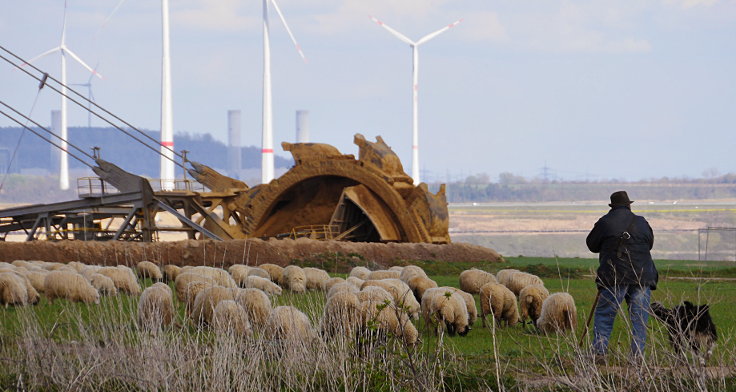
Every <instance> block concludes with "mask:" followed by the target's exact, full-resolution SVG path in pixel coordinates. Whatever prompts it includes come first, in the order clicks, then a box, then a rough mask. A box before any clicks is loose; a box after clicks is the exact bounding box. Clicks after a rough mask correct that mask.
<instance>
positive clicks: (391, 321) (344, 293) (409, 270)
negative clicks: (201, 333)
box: [0, 260, 577, 345]
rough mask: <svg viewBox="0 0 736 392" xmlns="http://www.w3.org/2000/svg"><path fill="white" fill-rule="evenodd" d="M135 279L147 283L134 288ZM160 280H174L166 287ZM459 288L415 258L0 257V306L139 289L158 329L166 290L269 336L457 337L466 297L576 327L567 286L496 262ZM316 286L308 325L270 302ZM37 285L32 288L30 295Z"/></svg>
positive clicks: (215, 319) (215, 325) (560, 328)
mask: <svg viewBox="0 0 736 392" xmlns="http://www.w3.org/2000/svg"><path fill="white" fill-rule="evenodd" d="M138 278H141V279H142V278H150V279H152V280H153V281H154V282H157V283H154V284H153V285H151V286H150V287H148V288H146V289H145V290H142V289H141V286H140V284H139V281H138ZM164 282H173V287H174V290H173V291H172V289H171V286H170V285H169V284H167V283H164ZM459 283H460V289H457V288H454V287H438V285H437V283H436V282H435V281H433V280H432V279H430V278H429V277H428V276H427V274H426V273H425V271H424V270H423V269H422V268H420V267H417V266H413V265H410V266H406V267H398V266H395V267H391V268H390V269H388V270H378V271H370V270H369V269H367V268H365V267H355V268H353V269H352V271H351V272H350V274H349V276H348V277H347V278H346V279H343V278H339V277H334V278H331V277H330V276H329V275H328V273H327V272H326V271H324V270H321V269H317V268H301V267H298V266H295V265H290V266H287V267H285V268H284V267H281V266H278V265H274V264H262V265H259V266H257V267H252V266H246V265H233V266H231V267H230V268H229V269H228V270H227V271H226V270H224V269H220V268H214V267H206V266H187V267H178V266H175V265H171V264H169V265H165V266H163V268H159V266H158V265H156V264H154V263H152V262H149V261H142V262H140V263H138V264H137V266H136V268H135V270H134V269H131V268H129V267H127V266H123V265H119V266H116V267H103V266H94V265H86V264H82V263H79V262H70V263H68V264H62V263H51V262H44V261H24V260H16V261H14V262H13V263H0V304H3V305H5V306H6V307H7V306H9V305H16V306H18V305H28V304H35V303H37V302H38V301H39V298H40V294H43V295H45V296H46V297H47V298H48V299H49V300H53V299H55V298H65V299H67V300H70V301H80V302H85V303H99V300H100V296H101V295H117V294H118V293H125V294H129V295H140V299H139V302H138V314H137V317H138V323H139V325H140V326H141V327H142V328H146V329H158V328H161V327H162V326H167V325H170V324H172V323H174V322H175V319H176V317H175V309H176V308H175V306H174V299H173V297H174V295H175V296H176V297H177V299H178V301H180V302H181V303H183V304H184V307H185V314H186V316H187V318H188V319H189V320H190V322H191V323H192V324H193V325H195V326H197V327H202V328H205V327H207V328H212V329H214V330H216V331H229V332H231V333H236V334H239V335H243V336H252V335H253V333H254V331H258V332H259V333H262V334H263V335H264V336H265V337H267V338H270V339H299V340H304V339H318V338H320V337H321V338H322V339H326V340H328V339H331V338H333V337H335V336H354V335H357V334H360V333H364V332H367V331H379V332H389V333H390V334H392V335H394V336H396V337H398V338H399V339H401V340H402V341H403V342H404V343H406V344H410V345H413V344H416V343H417V342H418V341H419V333H418V330H417V328H416V327H415V325H414V324H413V323H412V322H411V320H412V319H415V320H416V319H420V317H421V320H423V322H424V325H425V327H426V328H431V329H433V330H434V331H435V332H436V333H439V332H440V331H441V330H443V329H444V330H445V331H446V332H447V333H448V334H450V335H455V334H459V335H461V336H465V335H466V334H467V333H468V332H470V330H471V327H472V325H473V324H474V322H475V321H476V319H477V317H478V309H477V307H476V302H475V298H474V295H476V294H477V295H479V297H480V305H481V306H480V318H481V320H482V323H483V325H484V326H485V325H486V318H487V316H489V315H492V316H493V318H494V319H495V320H496V322H498V323H499V325H501V324H504V323H505V324H507V325H514V324H516V323H518V322H519V321H523V322H526V320H527V319H529V320H530V321H531V322H532V323H533V324H534V325H536V326H537V327H538V328H539V330H541V331H542V332H544V333H560V332H566V331H571V330H574V329H575V328H576V320H577V312H576V308H575V302H574V300H573V298H572V296H570V294H568V293H554V294H551V295H550V294H549V292H548V290H547V289H546V288H545V287H544V283H543V282H542V280H541V279H540V278H539V277H537V276H535V275H532V274H529V273H525V272H521V271H518V270H513V269H505V270H501V271H498V273H497V274H496V275H495V276H494V275H493V274H491V273H489V272H486V271H481V270H478V269H475V268H473V269H470V270H466V271H463V272H462V273H461V274H460V276H459ZM284 289H286V290H290V291H291V292H293V293H304V292H306V291H307V290H319V291H322V292H324V293H325V296H326V303H325V306H324V310H323V314H322V318H321V319H320V320H319V322H318V323H317V324H318V325H316V326H315V325H313V324H312V322H311V321H310V319H309V318H308V317H307V315H306V314H304V313H303V312H302V311H301V310H299V309H297V308H296V307H293V306H276V307H274V306H273V305H272V303H271V297H273V296H278V295H280V294H281V293H282V290H284ZM39 293H40V294H39Z"/></svg>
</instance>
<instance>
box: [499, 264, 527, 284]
mask: <svg viewBox="0 0 736 392" xmlns="http://www.w3.org/2000/svg"><path fill="white" fill-rule="evenodd" d="M517 272H521V271H519V270H517V269H513V268H507V269H502V270H499V271H498V272H496V280H498V283H500V284H502V285H504V286H506V285H507V284H508V282H509V279H510V278H511V275H513V274H515V273H517Z"/></svg>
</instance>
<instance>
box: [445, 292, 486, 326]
mask: <svg viewBox="0 0 736 392" xmlns="http://www.w3.org/2000/svg"><path fill="white" fill-rule="evenodd" d="M441 288H442V289H445V290H449V291H451V292H453V293H457V294H460V296H461V297H463V300H464V301H465V307H466V308H467V310H468V325H469V326H471V327H472V326H473V324H475V320H476V319H478V308H477V307H476V306H475V298H473V295H472V294H470V293H467V292H465V291H462V290H460V289H458V288H455V287H448V286H444V287H441Z"/></svg>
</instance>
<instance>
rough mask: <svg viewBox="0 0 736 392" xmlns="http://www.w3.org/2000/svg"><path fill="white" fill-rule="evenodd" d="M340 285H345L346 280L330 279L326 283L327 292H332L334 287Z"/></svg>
mask: <svg viewBox="0 0 736 392" xmlns="http://www.w3.org/2000/svg"><path fill="white" fill-rule="evenodd" d="M338 283H345V279H343V278H330V279H328V280H327V282H325V291H326V292H328V293H329V292H330V289H331V288H332V286H334V285H336V284H338Z"/></svg>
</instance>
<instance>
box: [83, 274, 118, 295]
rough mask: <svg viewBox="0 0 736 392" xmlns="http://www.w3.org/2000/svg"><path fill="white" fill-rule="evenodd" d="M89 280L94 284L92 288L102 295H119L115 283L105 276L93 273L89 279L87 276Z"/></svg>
mask: <svg viewBox="0 0 736 392" xmlns="http://www.w3.org/2000/svg"><path fill="white" fill-rule="evenodd" d="M85 277H86V278H87V280H89V282H90V283H91V284H92V287H94V288H96V289H97V291H98V292H99V293H100V295H117V294H118V289H117V288H116V287H115V282H113V281H112V279H110V278H108V277H107V276H105V275H102V274H98V273H95V272H93V273H92V274H91V275H89V277H87V276H85Z"/></svg>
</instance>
